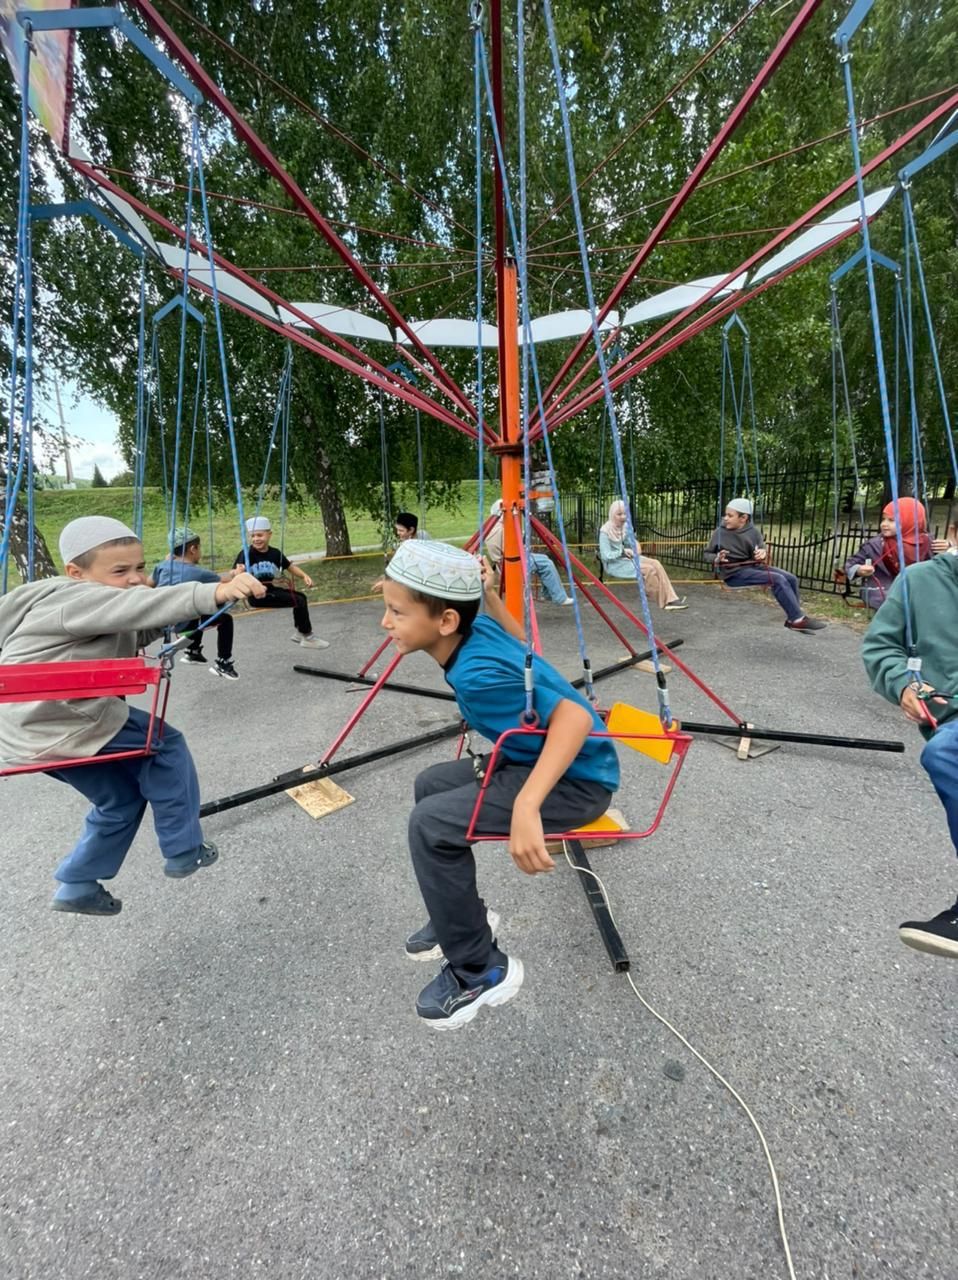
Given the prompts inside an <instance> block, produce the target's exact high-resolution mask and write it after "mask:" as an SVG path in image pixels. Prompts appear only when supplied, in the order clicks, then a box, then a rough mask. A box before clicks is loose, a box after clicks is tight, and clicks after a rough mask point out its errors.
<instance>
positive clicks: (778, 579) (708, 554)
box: [705, 498, 825, 635]
mask: <svg viewBox="0 0 958 1280" xmlns="http://www.w3.org/2000/svg"><path fill="white" fill-rule="evenodd" d="M705 558H706V560H708V562H709V563H710V564H711V565H712V567H713V568H714V569H715V572H716V574H717V575H718V576H719V577H720V578H721V579H722V581H723V582H726V583H728V585H729V586H730V587H768V588H769V589H770V590H771V592H772V595H773V596H774V597H775V599H776V600H777V601H778V603H779V605H780V606H781V608H782V611H783V612H784V614H785V626H786V627H787V628H788V630H789V631H800V632H801V633H802V634H803V635H810V634H811V633H812V632H813V631H821V630H822V628H823V627H824V626H825V623H824V622H819V621H818V620H817V619H815V618H810V617H809V616H808V615H807V614H806V612H805V610H804V609H803V608H802V603H801V601H800V600H799V598H798V579H797V578H796V577H795V575H794V573H789V572H788V571H787V570H786V569H773V568H771V567H770V565H769V563H768V551H767V550H766V549H765V539H764V538H763V537H762V534H761V531H760V530H759V529H757V528H756V527H755V525H754V524H753V523H752V504H751V502H750V501H749V500H748V498H733V499H732V501H731V502H730V503H729V504H728V506H727V507H726V508H725V515H724V516H723V517H722V523H721V524H720V525H719V526H718V528H717V529H716V530H715V532H714V533H713V534H712V538H711V541H710V542H709V544H708V546H707V547H706V548H705Z"/></svg>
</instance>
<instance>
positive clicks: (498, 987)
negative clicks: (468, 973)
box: [416, 956, 525, 1031]
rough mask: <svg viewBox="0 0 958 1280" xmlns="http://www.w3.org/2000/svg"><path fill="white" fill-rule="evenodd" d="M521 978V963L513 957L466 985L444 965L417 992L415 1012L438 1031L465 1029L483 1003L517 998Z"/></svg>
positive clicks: (449, 967)
mask: <svg viewBox="0 0 958 1280" xmlns="http://www.w3.org/2000/svg"><path fill="white" fill-rule="evenodd" d="M524 976H525V975H524V973H523V968H522V961H521V960H517V959H516V957H515V956H503V957H502V959H501V960H500V961H498V962H497V963H496V964H494V965H492V967H491V968H489V969H487V970H486V971H485V973H483V974H480V975H479V976H478V977H476V978H470V979H469V982H468V984H467V983H465V982H463V981H461V980H460V979H459V978H458V977H457V975H456V974H455V973H454V972H453V970H452V968H451V966H450V965H449V964H448V963H447V962H444V963H443V966H442V968H441V969H440V970H439V972H438V973H437V974H436V976H435V977H434V978H433V980H432V982H430V983H428V985H427V986H425V987H423V989H422V991H420V993H419V997H418V999H417V1000H416V1012H417V1013H418V1014H419V1016H420V1018H422V1020H423V1022H425V1023H426V1025H427V1026H429V1027H435V1029H436V1030H437V1031H445V1030H447V1029H448V1030H454V1029H455V1028H456V1027H464V1026H465V1025H466V1023H467V1022H471V1021H472V1020H473V1018H474V1017H475V1016H476V1014H477V1013H478V1012H479V1010H480V1008H481V1007H482V1006H483V1005H484V1004H488V1005H492V1006H493V1007H495V1006H496V1005H500V1004H505V1003H506V1001H507V1000H511V999H512V997H513V996H514V995H518V992H519V988H520V987H521V986H522V979H523V977H524Z"/></svg>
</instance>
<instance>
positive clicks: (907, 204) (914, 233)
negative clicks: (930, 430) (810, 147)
mask: <svg viewBox="0 0 958 1280" xmlns="http://www.w3.org/2000/svg"><path fill="white" fill-rule="evenodd" d="M902 200H903V208H904V217H905V235H906V237H907V240H906V243H907V245H908V247H909V248H910V249H911V251H912V253H913V254H914V256H915V271H916V273H917V276H918V288H919V292H920V294H921V305H922V312H923V315H924V319H925V328H926V330H927V332H928V345H929V347H930V348H931V359H932V364H933V365H934V369H935V381H936V384H937V387H938V399H939V402H940V404H941V416H942V420H943V421H944V424H945V437H946V439H947V441H948V456H949V457H950V458H951V473H952V476H953V478H954V479H955V480H956V481H958V455H956V453H955V439H954V434H953V432H952V428H951V414H950V413H949V410H948V397H947V395H946V394H945V382H944V378H943V377H942V372H941V357H940V355H939V352H938V340H937V337H936V335H935V325H934V322H933V320H932V317H931V305H930V303H929V301H928V290H927V288H926V287H925V269H924V266H923V265H922V260H921V248H920V246H919V244H918V228H917V227H916V225H915V211H914V209H913V208H912V203H911V184H910V183H904V184H903V187H902ZM908 257H909V255H908V252H907V249H906V253H905V260H906V261H908Z"/></svg>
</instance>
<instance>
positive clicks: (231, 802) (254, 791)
mask: <svg viewBox="0 0 958 1280" xmlns="http://www.w3.org/2000/svg"><path fill="white" fill-rule="evenodd" d="M460 727H461V726H460V722H459V721H458V720H457V721H456V723H455V724H447V725H443V727H442V728H441V729H430V731H429V732H428V733H421V734H419V735H418V737H415V738H407V739H406V740H405V741H404V742H393V743H390V745H389V746H387V747H377V748H376V749H375V750H374V751H363V752H362V753H361V754H360V755H358V756H347V757H346V758H345V760H332V761H330V763H329V764H323V765H320V764H307V765H304V766H303V767H302V768H301V769H293V770H291V771H290V772H289V773H280V774H277V776H276V777H275V778H273V780H272V781H271V782H266V783H264V784H263V785H262V786H260V787H250V788H249V789H248V790H247V791H237V792H235V793H234V794H233V795H231V796H224V797H223V798H222V799H221V800H208V801H207V802H206V804H204V805H201V806H200V817H201V818H208V817H209V815H210V814H211V813H223V812H224V811H225V810H226V809H238V808H239V807H240V805H244V804H251V803H252V802H253V801H254V800H265V799H266V797H267V796H275V795H277V794H278V793H279V792H280V791H289V789H290V788H291V787H300V786H302V785H303V783H306V782H316V781H318V780H319V779H320V778H332V777H334V776H335V775H336V774H337V773H345V772H346V770H347V769H358V768H359V767H360V765H364V764H374V763H375V762H376V761H377V760H386V759H388V758H389V757H390V756H396V755H399V754H400V752H403V751H414V750H415V749H416V747H428V746H430V745H431V744H432V743H433V742H441V741H442V740H443V739H444V738H454V737H455V736H456V734H457V733H459V731H460Z"/></svg>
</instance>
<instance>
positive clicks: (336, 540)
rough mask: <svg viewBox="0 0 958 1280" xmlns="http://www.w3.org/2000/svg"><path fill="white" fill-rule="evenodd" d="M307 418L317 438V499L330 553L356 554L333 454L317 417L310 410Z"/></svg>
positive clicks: (311, 430) (314, 437) (327, 549)
mask: <svg viewBox="0 0 958 1280" xmlns="http://www.w3.org/2000/svg"><path fill="white" fill-rule="evenodd" d="M305 418H306V422H307V425H308V427H309V430H310V432H311V434H312V436H313V439H314V440H316V454H315V460H316V472H315V475H316V481H315V484H316V500H317V502H318V503H319V509H320V511H322V513H323V525H324V526H325V529H326V554H327V555H328V556H348V555H351V554H352V548H351V546H350V545H349V527H348V525H347V524H346V511H345V509H344V507H343V500H342V498H341V497H340V494H339V489H338V488H337V486H336V477H335V475H334V474H333V467H332V463H331V462H330V460H329V454H328V453H327V452H326V450H325V449H324V448H323V446H322V444H321V443H320V441H319V431H318V430H317V423H316V421H315V419H314V418H313V416H312V414H308V413H307V414H306V415H305Z"/></svg>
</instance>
